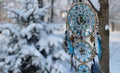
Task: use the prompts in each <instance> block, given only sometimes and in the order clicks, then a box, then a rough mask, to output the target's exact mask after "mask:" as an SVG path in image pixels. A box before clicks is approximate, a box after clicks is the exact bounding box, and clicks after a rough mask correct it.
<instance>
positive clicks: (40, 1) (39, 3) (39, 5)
mask: <svg viewBox="0 0 120 73" xmlns="http://www.w3.org/2000/svg"><path fill="white" fill-rule="evenodd" d="M38 7H39V8H42V7H43V0H38ZM41 20H44V16H43V15H42V16H41Z"/></svg>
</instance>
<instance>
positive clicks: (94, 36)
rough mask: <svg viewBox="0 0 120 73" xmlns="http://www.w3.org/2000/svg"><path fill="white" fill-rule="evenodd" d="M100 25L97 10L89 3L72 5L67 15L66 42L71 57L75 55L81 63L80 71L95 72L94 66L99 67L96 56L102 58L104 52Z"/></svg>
mask: <svg viewBox="0 0 120 73" xmlns="http://www.w3.org/2000/svg"><path fill="white" fill-rule="evenodd" d="M98 27H99V22H98V16H97V12H96V11H95V10H94V8H93V7H92V6H91V5H90V4H89V3H86V2H78V3H75V4H73V5H72V7H71V8H70V10H69V11H68V15H67V22H66V29H67V30H66V32H65V34H66V36H65V40H66V41H65V44H66V45H67V49H68V52H69V54H71V58H72V57H75V59H74V60H75V62H76V61H77V63H78V64H80V65H78V68H77V71H78V73H91V72H92V73H95V72H93V71H92V70H93V69H94V68H95V67H94V66H97V67H98V68H99V64H98V63H97V62H96V61H95V60H96V56H98V58H99V60H100V59H101V53H102V51H101V40H100V35H99V30H98ZM72 60H73V59H72ZM72 62H73V61H72ZM91 62H92V64H91ZM72 64H74V63H72ZM74 66H75V65H74ZM90 68H91V69H90ZM98 73H100V68H99V72H98Z"/></svg>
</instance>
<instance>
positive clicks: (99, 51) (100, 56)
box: [97, 33, 102, 60]
mask: <svg viewBox="0 0 120 73" xmlns="http://www.w3.org/2000/svg"><path fill="white" fill-rule="evenodd" d="M97 43H98V58H99V60H100V59H101V58H102V49H101V40H100V35H99V34H98V33H97Z"/></svg>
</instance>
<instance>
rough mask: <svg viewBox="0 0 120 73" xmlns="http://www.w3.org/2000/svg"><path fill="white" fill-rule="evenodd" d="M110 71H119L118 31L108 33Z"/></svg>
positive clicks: (113, 72)
mask: <svg viewBox="0 0 120 73" xmlns="http://www.w3.org/2000/svg"><path fill="white" fill-rule="evenodd" d="M109 46H110V73H119V72H120V69H119V66H120V62H119V61H120V57H119V56H120V48H119V46H120V32H111V33H110V45H109Z"/></svg>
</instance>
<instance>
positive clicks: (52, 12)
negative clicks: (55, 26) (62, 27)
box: [51, 0, 54, 22]
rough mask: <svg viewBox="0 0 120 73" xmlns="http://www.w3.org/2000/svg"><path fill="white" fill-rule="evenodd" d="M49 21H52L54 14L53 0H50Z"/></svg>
mask: <svg viewBox="0 0 120 73" xmlns="http://www.w3.org/2000/svg"><path fill="white" fill-rule="evenodd" d="M51 5H52V6H51V22H53V16H54V0H51Z"/></svg>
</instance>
